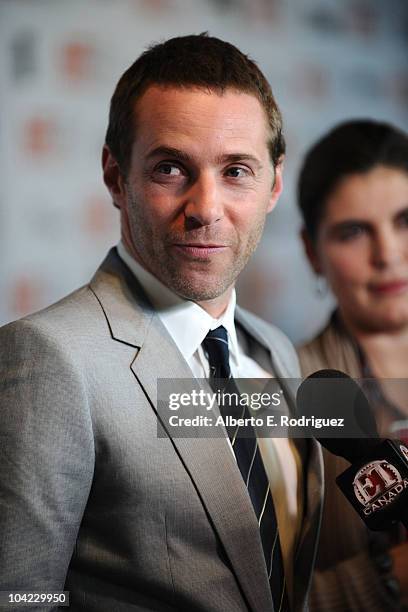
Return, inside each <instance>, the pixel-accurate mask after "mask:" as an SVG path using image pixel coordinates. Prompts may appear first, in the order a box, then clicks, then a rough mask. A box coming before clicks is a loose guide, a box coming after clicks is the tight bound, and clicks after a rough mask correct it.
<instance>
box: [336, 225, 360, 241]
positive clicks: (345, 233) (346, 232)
mask: <svg viewBox="0 0 408 612" xmlns="http://www.w3.org/2000/svg"><path fill="white" fill-rule="evenodd" d="M363 234H364V227H362V226H361V225H347V226H346V227H342V228H340V229H339V232H338V237H339V239H340V240H342V241H345V242H346V241H347V240H353V239H354V238H359V237H360V236H362V235H363Z"/></svg>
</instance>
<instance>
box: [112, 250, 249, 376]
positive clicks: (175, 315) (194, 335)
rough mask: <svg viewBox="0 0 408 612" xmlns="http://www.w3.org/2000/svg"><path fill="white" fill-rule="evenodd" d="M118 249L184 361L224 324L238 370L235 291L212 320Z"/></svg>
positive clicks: (202, 310)
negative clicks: (224, 307)
mask: <svg viewBox="0 0 408 612" xmlns="http://www.w3.org/2000/svg"><path fill="white" fill-rule="evenodd" d="M117 250H118V254H119V256H120V258H121V259H122V260H123V261H124V262H125V264H126V265H127V266H128V268H130V270H131V271H132V273H133V274H134V275H135V276H136V278H137V280H138V281H139V283H140V284H141V285H142V287H143V289H144V290H145V292H146V294H147V296H148V298H149V299H150V301H151V302H152V304H153V306H154V308H155V309H156V311H157V313H158V315H159V317H160V319H161V321H162V322H163V324H164V325H165V327H166V328H167V331H168V332H169V334H170V335H171V337H172V338H173V340H174V342H175V343H176V345H177V347H178V348H179V350H180V352H181V354H182V355H183V357H184V358H185V359H186V360H189V359H190V358H191V357H192V356H193V355H194V353H195V352H196V351H197V349H199V347H200V345H201V343H202V342H203V340H204V338H205V337H206V335H207V333H208V332H209V330H210V329H216V328H217V327H219V326H220V325H223V326H224V327H225V329H226V330H227V332H228V343H229V351H230V358H231V359H232V360H233V361H234V362H235V364H236V365H237V367H239V365H240V364H239V361H240V360H239V350H238V339H237V333H236V330H235V323H234V315H235V305H236V294H235V289H234V290H233V291H232V294H231V298H230V301H229V303H228V306H227V308H226V310H225V312H224V313H223V314H222V315H221V317H219V318H218V319H214V318H213V317H212V316H211V315H210V314H208V312H206V311H205V310H204V309H203V308H201V306H199V305H198V304H196V303H195V302H192V301H190V300H184V299H183V298H181V297H180V296H178V295H177V294H176V293H174V291H172V290H171V289H169V288H168V287H166V285H164V284H163V283H162V282H161V281H160V280H159V279H158V278H156V277H155V276H153V274H151V273H150V272H148V271H147V270H146V269H145V268H144V267H143V266H142V265H141V264H140V263H139V262H137V261H136V260H135V259H134V258H133V257H132V256H131V255H130V254H129V253H128V251H127V250H126V248H125V246H124V244H123V242H122V241H120V242H119V244H118V245H117Z"/></svg>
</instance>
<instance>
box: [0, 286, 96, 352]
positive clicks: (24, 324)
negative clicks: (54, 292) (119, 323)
mask: <svg viewBox="0 0 408 612" xmlns="http://www.w3.org/2000/svg"><path fill="white" fill-rule="evenodd" d="M102 320H103V312H102V310H101V306H100V304H99V302H98V300H97V298H96V296H95V295H94V293H93V292H92V290H91V288H90V286H89V285H84V286H83V287H80V288H79V289H77V290H75V291H73V292H72V293H70V294H69V295H67V296H65V297H63V298H62V299H61V300H59V301H58V302H55V303H54V304H51V305H50V306H47V307H46V308H44V309H42V310H39V311H37V312H34V313H32V314H30V315H27V316H26V317H23V318H21V319H18V320H16V321H13V322H11V323H8V324H7V325H4V326H3V327H1V328H0V335H1V336H2V337H3V338H5V337H7V336H9V335H14V334H22V333H25V334H28V333H32V334H34V335H36V334H37V335H43V336H49V337H52V338H54V340H56V341H57V340H58V339H60V340H62V341H65V342H69V343H71V342H72V340H73V338H74V337H75V336H77V335H80V334H83V333H84V331H85V330H89V329H92V328H95V326H96V325H97V324H98V322H100V321H102ZM99 324H100V323H99Z"/></svg>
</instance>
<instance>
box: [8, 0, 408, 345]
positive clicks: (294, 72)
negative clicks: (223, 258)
mask: <svg viewBox="0 0 408 612" xmlns="http://www.w3.org/2000/svg"><path fill="white" fill-rule="evenodd" d="M203 31H208V32H209V33H210V34H211V35H214V36H218V37H220V38H223V39H226V40H228V41H230V42H232V43H234V44H236V45H237V46H238V47H239V48H240V49H241V50H243V51H244V52H246V53H249V54H250V55H251V57H252V58H254V59H255V60H256V61H257V62H258V63H259V65H260V67H261V68H262V70H263V71H264V73H265V74H266V76H267V77H268V78H269V80H270V82H271V84H272V88H273V91H274V93H275V96H276V98H277V100H278V103H279V105H280V107H281V109H282V112H283V116H284V122H285V135H286V139H287V148H288V151H287V160H286V167H285V173H286V176H285V192H284V195H283V197H282V199H281V201H280V202H279V204H278V206H277V208H276V209H275V210H274V211H273V213H272V214H271V215H270V218H269V219H268V223H267V227H266V231H265V235H264V238H263V240H262V243H261V245H260V247H259V249H258V251H257V253H256V255H255V257H254V259H253V261H252V262H251V264H250V265H249V266H248V269H247V271H246V272H245V273H244V275H243V276H242V279H241V280H240V283H239V298H240V301H241V303H242V304H243V305H245V306H247V307H250V308H251V309H252V310H254V311H256V312H258V313H259V314H261V315H262V316H264V317H265V318H267V319H269V320H271V321H273V322H274V323H277V324H278V325H279V326H281V327H282V328H283V329H284V330H285V331H286V332H287V333H288V334H289V335H290V336H291V337H292V339H294V340H295V341H298V340H302V339H304V338H306V337H307V336H310V335H311V334H312V333H313V332H314V331H315V330H316V329H317V328H318V327H319V325H321V323H322V321H323V320H324V318H325V316H326V314H327V312H328V310H329V309H330V306H331V302H330V297H329V296H326V297H324V298H319V297H318V296H317V293H316V290H315V280H314V277H313V274H312V273H311V271H310V270H309V268H308V266H307V264H306V263H305V260H304V257H303V252H302V247H301V244H300V240H299V229H300V219H299V215H298V213H297V209H296V188H295V185H296V176H297V172H298V169H299V166H300V164H301V160H302V156H303V154H304V153H305V151H306V150H307V148H308V147H309V146H310V145H311V143H312V142H313V141H314V140H315V139H316V138H318V137H319V136H320V135H321V134H322V133H323V132H324V131H325V130H327V129H328V128H329V127H331V126H332V125H334V124H335V123H337V122H339V121H340V120H343V119H346V118H351V117H372V118H379V119H385V120H388V121H391V122H393V123H395V124H396V125H399V126H401V127H403V128H405V129H406V128H407V126H408V121H407V119H408V71H407V64H406V58H407V48H408V43H407V40H408V7H407V4H406V2H404V1H403V0H400V1H399V0H398V1H397V0H388V1H387V2H383V1H381V0H378V1H375V0H365V1H363V0H343V1H342V2H337V1H335V0H330V1H328V0H302V2H299V1H296V0H206V1H204V0H25V1H24V0H3V1H2V2H1V3H0V103H1V119H0V157H1V166H0V173H1V180H0V296H1V298H0V324H3V323H6V322H8V321H11V320H13V319H15V318H18V317H21V316H24V315H25V314H27V313H29V312H32V311H34V310H36V309H39V308H42V307H44V306H45V305H47V304H49V303H51V302H52V301H55V300H57V299H59V298H60V297H62V296H63V295H65V294H66V293H68V292H69V291H71V290H73V289H75V288H76V287H78V286H79V285H81V284H83V283H86V282H87V281H88V280H89V278H90V277H91V275H92V274H93V272H94V270H95V269H96V267H97V266H98V264H99V262H100V261H101V260H102V259H103V257H104V256H105V253H106V251H107V249H108V248H109V247H110V246H112V245H113V244H115V243H116V242H117V238H118V235H119V223H118V213H117V211H116V209H114V208H113V206H112V204H111V202H110V198H109V197H108V194H107V192H106V190H105V187H104V185H103V183H102V175H101V168H100V154H101V148H102V145H103V142H104V135H105V130H106V126H107V116H108V108H109V100H110V96H111V94H112V92H113V89H114V86H115V84H116V82H117V80H118V78H119V76H120V74H121V73H122V72H123V71H124V70H125V68H126V67H127V66H128V65H130V64H131V63H132V62H133V61H134V59H135V58H136V57H137V56H138V55H139V54H140V53H141V52H142V51H143V50H144V49H145V48H146V46H148V45H149V44H150V43H152V42H157V41H161V40H164V39H166V38H168V37H171V36H176V35H183V34H189V33H199V32H203Z"/></svg>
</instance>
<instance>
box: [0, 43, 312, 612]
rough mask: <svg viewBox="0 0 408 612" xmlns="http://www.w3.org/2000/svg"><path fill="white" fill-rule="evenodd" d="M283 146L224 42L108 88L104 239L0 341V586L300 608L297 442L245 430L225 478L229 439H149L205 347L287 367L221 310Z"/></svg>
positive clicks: (157, 606)
mask: <svg viewBox="0 0 408 612" xmlns="http://www.w3.org/2000/svg"><path fill="white" fill-rule="evenodd" d="M283 154H284V141H283V137H282V133H281V117H280V113H279V110H278V108H277V106H276V103H275V101H274V98H273V96H272V92H271V90H270V86H269V84H268V83H267V81H266V79H265V77H264V76H263V74H262V73H261V72H260V70H259V69H258V68H257V66H256V65H255V64H254V63H253V62H252V61H251V60H250V59H249V58H247V57H246V56H245V55H243V54H242V53H241V52H240V51H239V50H238V49H236V48H235V47H233V46H232V45H230V44H228V43H225V42H223V41H220V40H218V39H215V38H211V37H208V36H206V35H200V36H187V37H181V38H176V39H172V40H169V41H167V42H165V43H163V44H160V45H156V46H155V47H152V48H151V49H149V50H148V51H147V52H145V53H144V54H143V55H142V56H141V57H140V58H139V59H138V60H137V61H136V62H135V63H134V64H133V65H132V66H131V67H130V68H129V69H128V70H127V71H126V72H125V74H124V75H123V76H122V77H121V79H120V81H119V83H118V85H117V87H116V90H115V93H114V95H113V98H112V102H111V110H110V118H109V127H108V131H107V136H106V144H105V147H104V150H103V170H104V180H105V183H106V185H107V187H108V189H109V191H110V194H111V196H112V199H113V202H114V204H115V206H116V207H117V208H118V209H119V210H120V216H121V228H122V239H121V242H120V243H119V245H118V247H117V248H115V249H112V251H111V252H110V253H109V254H108V256H107V258H106V259H105V261H104V262H103V263H102V265H101V267H100V268H99V270H98V271H97V272H96V274H95V276H94V277H93V279H92V280H91V282H90V283H89V284H88V285H86V286H85V287H83V288H81V289H79V290H78V291H76V292H74V293H73V294H71V295H69V296H68V297H66V298H64V299H63V300H62V301H60V302H58V303H57V304H55V305H53V306H51V307H49V308H47V309H46V310H44V311H42V312H39V313H36V314H34V315H32V316H29V317H27V318H26V319H23V320H21V321H18V322H16V323H13V324H11V325H7V326H5V327H4V328H2V330H0V352H1V355H0V401H1V409H0V441H1V447H0V568H1V569H0V591H7V592H14V591H30V592H36V593H44V592H46V593H52V592H55V591H60V590H62V589H65V590H68V591H70V596H71V609H74V610H87V611H89V612H90V611H93V612H113V611H118V612H122V611H133V610H134V611H148V610H158V611H163V612H164V611H167V610H168V611H170V610H171V611H176V610H177V611H179V610H183V611H184V610H185V611H189V612H244V611H251V612H270V611H272V610H276V612H279V611H283V610H289V609H290V610H304V609H306V598H307V590H308V586H309V580H310V574H311V570H312V565H313V561H314V555H315V543H316V538H317V530H318V524H319V516H320V505H321V472H320V470H321V467H320V455H319V453H318V451H317V449H316V447H315V445H314V444H313V443H306V442H304V444H296V445H295V444H291V443H289V442H288V441H287V440H280V441H277V440H275V441H272V440H262V441H261V440H259V441H258V444H257V442H256V439H254V440H253V443H254V447H253V448H254V451H253V455H252V457H250V459H251V463H250V466H249V468H248V473H247V475H246V477H243V468H242V456H243V455H242V451H243V447H242V446H240V443H236V440H231V441H230V440H229V439H228V438H226V437H221V438H220V437H216V438H203V437H197V438H194V437H190V438H180V437H176V436H174V435H173V432H172V431H168V430H167V431H166V435H165V436H164V437H160V436H158V434H157V419H158V416H157V379H159V378H160V379H173V380H174V381H176V380H177V379H189V378H190V379H193V380H198V379H199V378H207V377H208V376H210V375H211V372H212V369H210V368H215V370H216V368H217V367H218V366H217V363H216V365H215V366H214V363H215V362H214V361H213V362H212V361H211V360H212V357H211V346H213V345H214V341H215V343H216V345H217V346H220V347H221V348H223V355H224V357H225V360H224V362H223V365H222V367H223V368H224V370H223V371H224V372H227V376H231V375H233V377H234V378H237V377H247V378H250V377H254V378H260V377H262V378H271V377H279V378H281V379H282V386H284V378H285V377H297V376H298V375H299V371H298V365H297V360H296V357H295V354H294V351H293V349H292V346H291V345H290V343H289V341H288V340H287V339H286V338H285V337H284V336H283V335H282V334H281V332H279V331H278V330H277V329H275V328H273V327H272V326H270V325H269V324H267V323H265V322H264V321H262V320H260V319H259V318H258V317H255V316H254V315H251V314H250V313H248V312H245V311H244V310H242V309H239V308H238V307H235V292H234V284H235V281H236V278H237V276H238V275H239V273H240V271H241V270H242V268H243V267H244V266H245V264H246V262H247V260H248V258H249V257H250V255H251V254H252V252H253V251H254V249H255V247H256V245H257V243H258V241H259V239H260V237H261V234H262V230H263V226H264V221H265V217H266V214H267V213H268V212H269V211H270V210H272V208H273V207H274V205H275V204H276V202H277V200H278V198H279V195H280V192H281V189H282V162H283ZM214 330H215V334H214ZM217 334H218V335H217ZM220 334H221V335H220ZM208 339H210V342H209V343H208ZM211 340H212V341H213V345H211ZM206 342H207V344H206ZM220 343H221V344H220ZM206 347H207V348H206ZM226 347H227V348H226ZM215 359H217V357H215ZM215 370H214V371H215ZM234 378H232V379H231V380H234ZM287 399H288V401H289V402H290V401H291V399H292V398H291V397H290V392H289V395H288V397H287ZM234 443H235V446H234ZM244 454H245V450H244ZM281 465H284V469H280V466H281ZM255 466H257V467H256V469H255ZM255 471H256V472H257V474H256V482H257V483H258V482H261V480H262V478H263V477H264V478H266V479H267V483H268V484H267V488H266V489H265V495H264V498H263V499H264V501H263V505H262V508H261V509H259V508H258V510H257V508H256V504H257V501H256V494H257V488H256V487H257V486H258V485H257V484H256V483H255V484H253V483H252V477H253V474H255ZM254 478H255V476H254ZM258 489H259V487H258ZM271 493H272V495H271ZM259 510H260V511H259ZM264 525H267V527H264ZM278 528H279V529H278ZM268 530H269V531H268ZM267 537H271V538H272V540H273V545H272V544H271V542H272V540H271V541H270V544H271V546H270V547H269V548H268V546H269V545H268V544H266V545H265V541H266V539H267ZM280 571H282V572H283V571H284V576H283V580H281V579H280V578H279V580H276V576H279V572H280ZM294 576H296V578H294ZM274 578H275V583H277V586H278V588H279V589H280V590H278V591H276V584H275V586H273V587H272V586H271V585H272V583H273V581H274ZM276 592H278V597H276ZM4 609H11V606H9V607H8V606H5V607H4ZM43 609H46V607H45V606H44V605H43Z"/></svg>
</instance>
